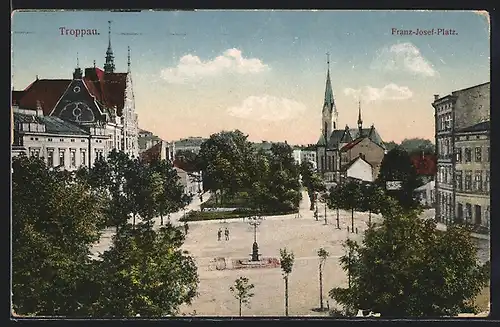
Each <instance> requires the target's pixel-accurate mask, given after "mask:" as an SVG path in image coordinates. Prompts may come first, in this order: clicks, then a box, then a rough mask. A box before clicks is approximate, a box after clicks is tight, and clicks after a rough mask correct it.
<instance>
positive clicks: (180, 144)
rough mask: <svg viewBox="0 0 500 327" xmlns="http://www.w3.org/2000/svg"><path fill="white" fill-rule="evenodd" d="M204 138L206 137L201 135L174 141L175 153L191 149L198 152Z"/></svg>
mask: <svg viewBox="0 0 500 327" xmlns="http://www.w3.org/2000/svg"><path fill="white" fill-rule="evenodd" d="M206 140H207V138H203V137H188V138H185V139H180V140H178V141H174V148H175V153H177V152H178V151H191V152H194V153H196V154H198V152H200V148H201V144H202V143H203V142H205V141H206Z"/></svg>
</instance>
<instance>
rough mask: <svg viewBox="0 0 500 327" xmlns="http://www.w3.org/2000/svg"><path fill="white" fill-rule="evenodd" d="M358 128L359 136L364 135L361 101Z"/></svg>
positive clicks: (359, 103)
mask: <svg viewBox="0 0 500 327" xmlns="http://www.w3.org/2000/svg"><path fill="white" fill-rule="evenodd" d="M358 128H359V136H362V135H361V133H362V131H363V119H361V101H359V102H358Z"/></svg>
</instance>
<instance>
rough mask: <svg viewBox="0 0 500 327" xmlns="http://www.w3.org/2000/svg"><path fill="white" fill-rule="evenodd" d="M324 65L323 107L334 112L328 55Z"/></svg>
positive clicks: (327, 54) (328, 54)
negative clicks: (325, 68) (325, 65)
mask: <svg viewBox="0 0 500 327" xmlns="http://www.w3.org/2000/svg"><path fill="white" fill-rule="evenodd" d="M326 63H327V65H328V69H327V72H326V87H325V101H324V104H323V106H324V107H327V108H328V110H329V111H334V110H335V109H334V107H335V102H334V99H333V90H332V81H331V80H330V53H329V52H327V53H326Z"/></svg>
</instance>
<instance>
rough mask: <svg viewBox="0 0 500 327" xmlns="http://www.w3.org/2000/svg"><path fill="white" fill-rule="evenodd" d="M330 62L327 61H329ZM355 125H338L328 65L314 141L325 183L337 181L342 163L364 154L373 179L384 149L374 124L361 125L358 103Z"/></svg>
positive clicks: (317, 159)
mask: <svg viewBox="0 0 500 327" xmlns="http://www.w3.org/2000/svg"><path fill="white" fill-rule="evenodd" d="M328 65H329V62H328ZM357 123H358V126H357V128H349V126H347V125H346V126H345V128H343V129H339V125H338V112H337V108H336V106H335V101H334V97H333V90H332V83H331V80H330V68H329V67H328V70H327V76H326V88H325V99H324V104H323V114H322V121H321V129H322V130H321V136H320V138H319V140H318V142H317V144H316V162H317V167H318V170H319V171H320V172H321V173H322V174H323V176H324V179H325V181H326V182H327V184H328V183H335V182H338V181H339V180H340V178H341V175H342V173H343V171H345V170H346V168H345V165H347V164H349V163H351V161H352V160H354V159H356V158H357V157H360V156H361V155H364V158H365V159H363V160H365V161H367V162H368V163H369V164H370V165H371V166H372V169H373V171H372V176H373V177H372V179H375V178H376V177H377V175H378V171H379V169H380V164H381V162H382V158H383V156H384V154H385V152H386V148H385V144H384V142H383V141H382V138H381V137H380V135H379V133H378V132H377V130H376V128H375V126H374V125H373V124H372V125H371V127H370V128H363V120H362V118H361V105H360V106H359V111H358V122H357Z"/></svg>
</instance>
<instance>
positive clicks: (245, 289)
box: [229, 277, 254, 317]
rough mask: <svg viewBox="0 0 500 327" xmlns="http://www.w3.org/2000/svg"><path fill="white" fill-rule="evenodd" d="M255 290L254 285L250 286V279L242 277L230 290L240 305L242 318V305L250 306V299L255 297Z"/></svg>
mask: <svg viewBox="0 0 500 327" xmlns="http://www.w3.org/2000/svg"><path fill="white" fill-rule="evenodd" d="M253 288H254V285H253V284H249V282H248V278H246V277H240V278H238V279H236V280H235V281H234V286H231V287H230V288H229V290H230V291H231V293H233V296H234V297H235V298H236V299H237V300H238V304H239V313H240V317H241V306H242V304H245V305H247V306H248V305H249V304H250V298H252V297H253V296H254V294H253V293H252V289H253Z"/></svg>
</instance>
